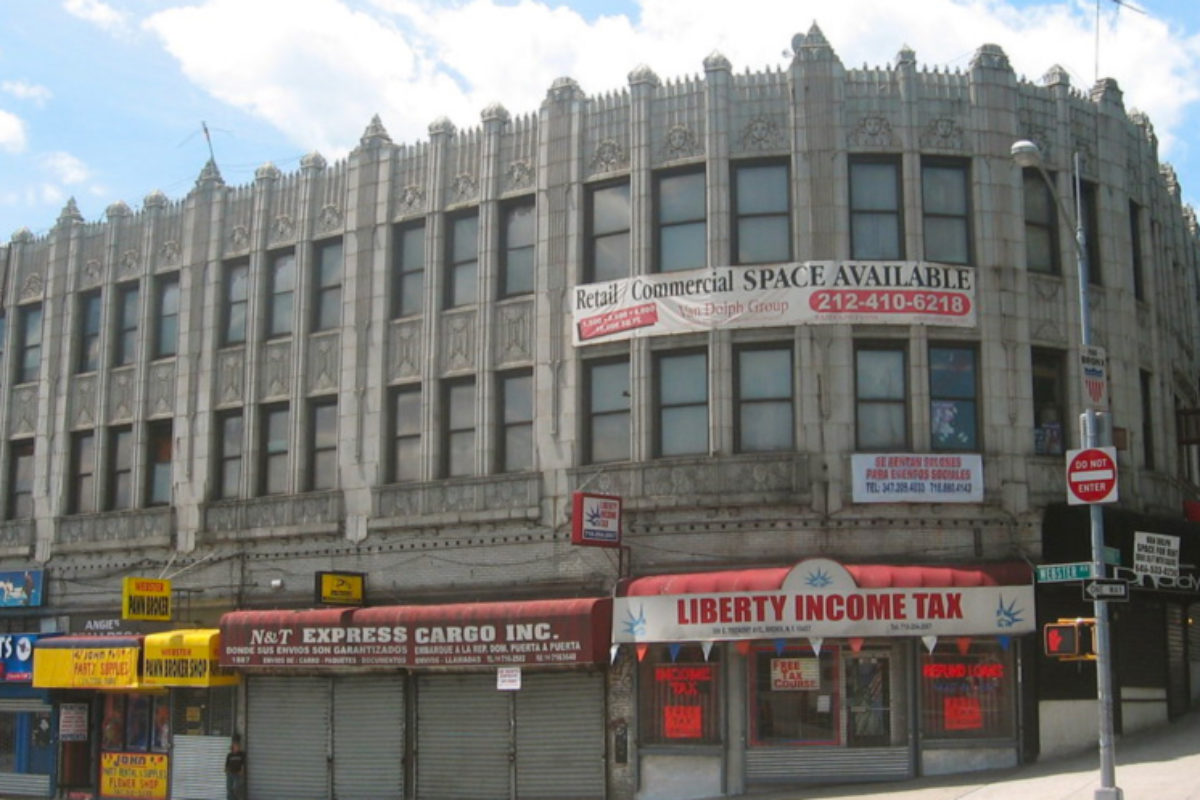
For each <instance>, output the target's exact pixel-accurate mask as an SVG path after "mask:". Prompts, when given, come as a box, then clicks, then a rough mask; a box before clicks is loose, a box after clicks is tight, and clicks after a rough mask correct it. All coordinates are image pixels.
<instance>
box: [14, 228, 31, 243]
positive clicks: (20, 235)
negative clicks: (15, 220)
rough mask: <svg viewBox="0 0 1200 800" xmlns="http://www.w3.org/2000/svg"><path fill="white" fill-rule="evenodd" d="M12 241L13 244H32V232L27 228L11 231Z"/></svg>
mask: <svg viewBox="0 0 1200 800" xmlns="http://www.w3.org/2000/svg"><path fill="white" fill-rule="evenodd" d="M12 240H13V241H14V242H32V241H33V231H31V230H29V228H17V229H16V230H15V231H13V235H12Z"/></svg>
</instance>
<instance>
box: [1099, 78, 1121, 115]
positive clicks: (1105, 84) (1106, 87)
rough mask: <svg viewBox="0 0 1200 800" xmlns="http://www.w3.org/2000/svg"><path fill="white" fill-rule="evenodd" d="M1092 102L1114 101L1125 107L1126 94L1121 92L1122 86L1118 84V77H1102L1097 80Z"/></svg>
mask: <svg viewBox="0 0 1200 800" xmlns="http://www.w3.org/2000/svg"><path fill="white" fill-rule="evenodd" d="M1092 102H1094V103H1113V104H1115V105H1118V106H1121V107H1122V108H1124V107H1125V95H1124V94H1123V93H1122V92H1121V87H1120V86H1119V85H1117V79H1116V78H1101V79H1100V80H1098V81H1096V84H1095V85H1094V86H1093V87H1092Z"/></svg>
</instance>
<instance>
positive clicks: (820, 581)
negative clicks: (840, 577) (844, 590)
mask: <svg viewBox="0 0 1200 800" xmlns="http://www.w3.org/2000/svg"><path fill="white" fill-rule="evenodd" d="M804 582H805V583H806V584H808V585H809V586H811V587H813V588H814V589H824V588H825V587H826V586H828V585H829V584H831V583H833V578H831V577H829V573H828V572H826V571H825V570H823V569H821V568H819V567H818V568H817V569H816V570H815V571H813V572H810V573H808V577H806V578H805V579H804Z"/></svg>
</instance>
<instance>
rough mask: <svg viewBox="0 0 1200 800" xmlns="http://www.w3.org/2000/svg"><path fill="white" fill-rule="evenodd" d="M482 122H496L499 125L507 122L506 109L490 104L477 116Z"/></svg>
mask: <svg viewBox="0 0 1200 800" xmlns="http://www.w3.org/2000/svg"><path fill="white" fill-rule="evenodd" d="M479 117H480V119H482V120H483V121H484V122H498V123H500V124H501V125H503V124H505V123H506V122H508V120H509V116H508V109H507V108H505V107H504V106H502V105H500V104H499V103H492V104H491V105H490V106H488V107H487V108H485V109H484V110H483V113H481V114H480V115H479Z"/></svg>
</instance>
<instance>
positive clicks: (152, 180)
mask: <svg viewBox="0 0 1200 800" xmlns="http://www.w3.org/2000/svg"><path fill="white" fill-rule="evenodd" d="M814 22H815V23H816V24H817V25H819V26H820V28H821V30H822V31H823V32H824V33H825V37H826V39H827V40H828V41H829V43H830V45H831V46H832V47H833V49H834V51H835V53H836V54H837V55H838V57H839V58H840V59H841V60H842V63H843V64H845V65H846V66H847V67H848V68H858V67H861V66H863V65H864V64H865V65H868V66H871V67H886V66H888V65H890V64H892V63H893V61H894V59H895V56H896V54H897V53H898V52H899V50H900V49H901V48H902V47H904V46H906V45H907V46H908V47H910V48H912V49H913V50H914V51H915V52H916V56H917V62H918V65H919V66H921V67H923V68H930V69H932V68H934V67H937V68H940V69H943V70H944V69H950V70H956V69H961V70H966V69H967V68H968V67H969V64H970V61H971V58H972V56H973V55H974V53H975V52H976V50H978V48H979V46H980V45H982V44H984V43H995V44H998V45H1000V46H1001V47H1002V48H1003V49H1004V51H1005V53H1007V55H1008V57H1009V61H1010V62H1011V63H1012V65H1013V68H1014V70H1015V71H1016V72H1017V74H1018V76H1020V77H1024V78H1026V79H1028V80H1032V81H1035V82H1040V80H1041V76H1042V75H1044V74H1045V73H1046V72H1047V71H1048V70H1049V69H1050V68H1051V67H1052V66H1054V65H1056V64H1057V65H1061V66H1062V67H1064V68H1065V69H1066V70H1067V72H1068V73H1069V74H1070V76H1071V83H1072V85H1073V86H1075V87H1078V88H1081V89H1084V90H1086V89H1089V88H1090V87H1091V86H1092V84H1093V83H1094V81H1095V79H1096V77H1097V76H1099V77H1106V78H1115V79H1116V80H1117V82H1118V84H1119V85H1120V87H1121V90H1122V91H1123V92H1124V99H1125V108H1126V110H1127V111H1132V110H1135V109H1136V110H1139V111H1142V112H1145V113H1146V114H1147V115H1148V116H1149V117H1150V120H1151V122H1152V124H1153V126H1154V130H1155V133H1156V134H1157V136H1158V140H1159V159H1160V160H1161V161H1164V162H1167V163H1170V164H1171V165H1172V166H1173V167H1174V168H1175V170H1176V172H1177V173H1178V175H1179V178H1180V183H1181V185H1182V187H1183V197H1184V202H1185V203H1188V204H1191V205H1194V206H1200V134H1197V133H1195V131H1197V130H1200V2H1197V0H1120V2H1118V0H1067V1H1066V2H1048V1H1047V0H1042V1H1041V2H1037V0H899V1H898V0H839V1H838V2H835V3H830V2H824V0H735V1H732V2H731V0H719V1H718V0H607V1H606V0H562V1H561V2H560V1H559V0H0V31H3V32H4V35H3V36H0V243H5V242H8V241H9V240H10V239H11V236H12V234H13V233H15V232H16V231H18V230H19V229H21V228H29V229H30V230H31V231H32V232H33V233H34V234H36V235H42V234H45V233H47V232H48V231H49V230H50V229H51V228H52V227H53V226H54V223H55V220H57V218H58V216H59V214H60V213H61V212H62V210H63V207H64V206H65V205H66V203H67V201H68V199H69V198H74V199H75V201H76V203H77V205H78V207H79V210H80V212H81V213H82V214H83V217H84V219H85V220H87V221H97V220H102V219H103V218H104V215H105V209H107V208H108V206H109V205H111V204H112V203H115V202H117V201H123V202H125V203H126V204H128V205H129V206H130V207H131V208H133V209H135V210H136V209H139V208H141V207H142V203H143V200H144V199H145V197H146V196H147V195H148V194H150V193H152V192H154V191H156V190H158V191H162V192H164V193H165V194H166V195H167V197H169V198H170V199H172V200H174V199H178V198H182V197H184V196H186V195H187V193H188V192H189V191H190V190H191V189H192V187H193V186H194V184H195V181H196V177H197V176H198V175H199V174H200V171H201V169H202V168H203V167H204V164H205V162H206V161H207V160H208V158H209V141H211V147H212V152H213V153H214V154H215V157H216V161H217V164H218V166H219V168H220V170H221V174H222V176H223V177H224V179H225V182H226V183H227V184H229V185H233V186H238V185H244V184H248V183H251V182H252V181H253V180H254V171H255V170H256V169H257V168H258V167H260V166H262V165H263V164H266V163H268V162H270V163H273V164H274V165H275V166H277V167H279V168H280V169H281V170H283V171H284V172H293V171H295V170H297V169H298V168H299V164H300V159H301V158H303V157H304V156H305V155H306V154H308V153H311V152H314V151H315V152H319V153H321V155H323V156H324V157H325V158H326V159H327V160H329V161H333V160H336V159H338V158H342V157H344V156H345V155H346V154H347V153H348V152H349V151H350V150H351V149H352V148H353V147H354V146H355V145H357V143H358V141H359V138H360V137H361V136H362V133H363V131H364V130H365V129H366V127H367V125H368V123H369V122H370V120H371V117H372V116H373V115H375V114H378V115H379V117H380V119H381V120H382V122H383V125H384V127H385V128H386V129H387V130H388V132H389V134H390V135H391V137H392V140H393V141H395V142H397V143H406V142H416V141H421V140H425V139H426V138H427V137H428V128H429V125H430V123H432V122H433V121H434V120H436V119H438V118H440V117H448V118H449V119H450V120H451V121H452V122H453V123H454V124H455V125H456V126H458V128H460V129H463V128H471V127H474V126H477V125H479V123H480V112H481V111H482V110H483V109H484V108H486V107H487V106H489V105H491V104H493V103H497V102H498V103H500V104H502V105H503V106H504V107H505V108H506V109H508V111H509V113H510V114H512V115H513V116H518V115H522V114H528V113H534V112H536V111H537V109H538V107H539V106H540V104H541V102H542V101H543V100H544V99H545V96H546V92H547V90H548V89H549V88H550V85H551V84H552V83H553V82H554V80H555V79H556V78H559V77H562V76H570V77H572V78H574V79H575V80H576V81H577V82H578V83H579V84H580V86H581V87H582V88H583V90H584V91H585V92H586V93H587V94H589V95H598V94H602V93H604V92H609V91H613V90H621V89H624V88H626V87H627V86H628V75H629V73H630V72H631V71H632V70H633V69H634V68H635V67H638V66H640V65H642V64H645V65H648V66H649V67H650V68H651V69H653V70H654V71H655V73H657V74H658V76H659V77H660V78H662V79H664V80H666V79H671V78H678V77H684V76H691V75H700V74H702V73H703V62H704V58H705V57H706V56H708V55H709V54H711V53H712V52H714V51H719V52H721V53H722V54H724V55H725V56H726V57H727V58H728V59H729V60H730V62H731V63H732V64H733V67H734V69H735V70H736V71H737V72H744V71H746V70H747V69H749V70H751V71H759V70H763V69H766V68H778V67H781V66H785V65H787V64H788V63H789V62H790V60H791V59H790V55H789V54H788V51H789V50H790V44H791V39H792V36H793V34H795V33H803V32H806V31H807V30H808V29H809V28H810V26H811V25H812V24H813V23H814ZM204 126H207V129H208V132H209V137H208V139H206V137H205V135H204V131H203V128H204Z"/></svg>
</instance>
